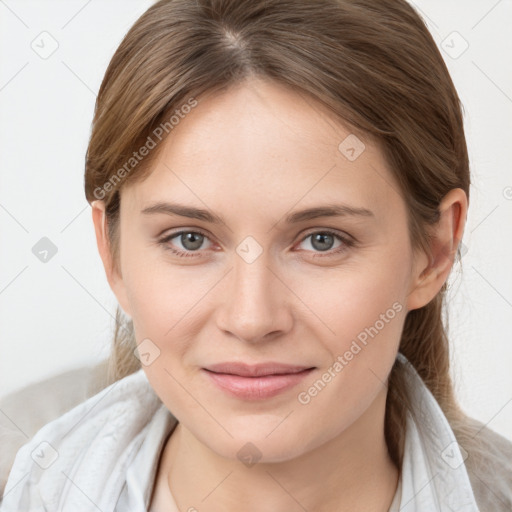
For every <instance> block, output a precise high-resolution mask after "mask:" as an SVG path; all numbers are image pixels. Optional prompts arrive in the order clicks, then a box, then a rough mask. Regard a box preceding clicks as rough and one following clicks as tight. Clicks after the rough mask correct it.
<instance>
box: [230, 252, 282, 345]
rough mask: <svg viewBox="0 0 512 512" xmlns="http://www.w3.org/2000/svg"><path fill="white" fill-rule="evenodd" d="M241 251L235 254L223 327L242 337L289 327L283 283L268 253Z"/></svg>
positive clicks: (255, 337) (256, 336)
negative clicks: (255, 254) (250, 256)
mask: <svg viewBox="0 0 512 512" xmlns="http://www.w3.org/2000/svg"><path fill="white" fill-rule="evenodd" d="M241 246H242V244H241ZM239 250H240V248H239ZM237 252H238V251H237ZM241 254H242V255H241V256H240V254H236V255H235V256H234V263H233V271H232V272H230V286H228V287H227V292H226V293H227V296H226V298H225V301H224V305H223V307H222V310H223V314H222V316H221V321H220V327H221V328H222V329H223V330H225V331H229V332H231V333H232V334H234V335H235V336H236V337H238V338H240V339H243V340H246V341H258V340H260V339H261V338H263V337H265V336H266V335H267V334H270V333H274V332H276V331H282V330H285V329H286V328H287V327H289V325H288V323H287V318H288V315H287V314H286V312H285V301H284V297H283V290H281V289H279V287H280V286H281V287H282V284H281V283H279V280H278V279H276V277H275V276H274V275H273V273H272V271H271V270H270V268H269V266H270V262H269V260H268V258H267V254H268V253H262V254H260V255H259V256H257V257H256V258H255V259H252V258H247V257H245V255H244V253H243V252H242V253H241ZM288 320H289V318H288Z"/></svg>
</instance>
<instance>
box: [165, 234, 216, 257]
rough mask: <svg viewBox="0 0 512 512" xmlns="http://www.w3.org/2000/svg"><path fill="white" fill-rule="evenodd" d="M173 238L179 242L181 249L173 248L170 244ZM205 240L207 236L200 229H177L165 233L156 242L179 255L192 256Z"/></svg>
mask: <svg viewBox="0 0 512 512" xmlns="http://www.w3.org/2000/svg"><path fill="white" fill-rule="evenodd" d="M175 238H176V239H177V242H178V243H180V244H181V246H182V248H181V249H180V247H178V248H175V247H173V246H172V245H171V243H170V242H171V240H174V239H175ZM205 240H208V237H207V236H206V235H205V234H204V233H201V232H200V231H179V232H177V233H171V234H170V235H167V236H166V237H164V238H162V239H161V240H159V241H158V243H159V244H161V245H162V246H163V247H164V249H166V250H168V251H171V252H172V253H174V254H176V255H177V256H179V257H193V256H196V255H195V254H194V253H198V252H199V249H200V248H201V246H202V245H203V243H204V241H205Z"/></svg>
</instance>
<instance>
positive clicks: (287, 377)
mask: <svg viewBox="0 0 512 512" xmlns="http://www.w3.org/2000/svg"><path fill="white" fill-rule="evenodd" d="M313 370H315V367H311V366H297V365H288V364H282V363H273V362H272V363H262V364H257V365H248V364H245V363H237V362H232V363H220V364H216V365H211V366H208V367H207V368H203V369H202V371H203V373H205V375H206V376H207V377H208V378H209V380H210V381H211V382H213V383H214V384H215V385H216V386H217V387H218V388H219V389H220V390H221V391H223V392H225V393H227V394H228V395H230V396H234V397H236V398H239V399H242V400H263V399H266V398H271V397H273V396H276V395H278V394H281V393H283V392H285V391H287V390H290V389H291V388H293V387H295V386H296V385H298V384H299V383H300V382H301V381H302V380H303V379H304V378H305V377H306V376H307V375H309V374H310V373H311V372H312V371H313Z"/></svg>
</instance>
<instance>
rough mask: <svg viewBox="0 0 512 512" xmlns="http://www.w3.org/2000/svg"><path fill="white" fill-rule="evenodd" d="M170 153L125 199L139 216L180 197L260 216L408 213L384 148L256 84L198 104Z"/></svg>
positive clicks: (304, 101) (297, 98)
mask: <svg viewBox="0 0 512 512" xmlns="http://www.w3.org/2000/svg"><path fill="white" fill-rule="evenodd" d="M161 144H163V145H164V147H162V148H160V149H161V153H160V155H159V158H158V159H157V161H156V162H155V164H154V165H153V168H152V170H151V173H150V174H149V177H148V178H147V179H146V180H144V181H142V182H139V183H136V184H135V185H134V186H133V187H127V190H126V191H123V196H126V202H129V203H130V205H131V206H133V207H134V209H138V211H140V209H142V208H143V207H144V206H146V205H147V204H148V202H150V201H151V202H155V201H158V200H160V201H165V200H170V199H176V198H178V197H179V198H180V199H181V200H186V201H188V202H190V203H193V204H194V205H196V206H202V207H204V206H205V205H211V206H212V207H213V205H216V207H221V208H222V209H227V210H231V211H232V212H234V213H233V214H237V213H238V214H242V213H243V212H245V213H247V214H251V215H254V214H256V213H258V214H259V215H262V214H263V213H264V211H267V212H268V213H271V214H272V215H273V214H276V215H278V214H282V213H283V212H285V211H287V210H289V209H290V208H291V207H292V206H293V205H294V204H297V203H298V202H300V204H301V206H303V207H305V206H308V205H312V204H315V205H317V204H318V202H319V200H320V201H321V202H324V203H326V202H331V203H333V202H340V201H342V202H346V203H349V204H354V205H358V206H368V205H371V206H372V208H374V209H377V213H378V210H379V208H380V209H381V210H390V208H391V207H392V206H393V205H395V206H398V207H403V204H401V203H402V200H401V197H400V192H399V188H398V185H397V183H396V181H395V179H394V177H393V175H392V173H391V172H390V170H389V169H388V166H387V163H386V162H385V159H384V156H383V154H382V152H381V150H380V148H379V147H378V146H377V145H376V144H375V143H374V142H372V141H371V140H370V139H368V138H363V137H362V136H361V135H359V136H356V135H355V134H354V133H352V132H351V130H350V128H348V127H347V126H346V125H344V124H343V123H341V122H340V121H339V120H337V119H335V118H334V117H333V116H332V115H330V113H329V112H327V111H326V109H325V107H323V106H322V105H321V104H319V103H317V102H315V101H314V100H312V99H311V98H309V97H307V96H305V95H304V94H301V93H299V92H297V91H295V90H292V89H290V88H287V87H285V86H282V85H279V84H276V83H273V82H267V81H262V80H251V81H249V82H246V83H244V84H241V85H239V86H236V87H233V88H231V89H229V90H228V91H225V92H222V93H220V94H219V93H217V94H213V95H209V96H205V97H203V98H200V99H198V105H197V106H196V107H195V108H193V109H192V110H191V111H190V112H189V113H188V114H185V115H184V116H182V118H181V119H180V121H179V123H178V124H177V125H175V126H174V128H173V129H172V132H171V134H170V135H169V137H167V138H166V139H165V140H164V141H163V142H161ZM125 192H126V193H125ZM123 199H124V198H123ZM201 203H203V204H201ZM274 208H275V211H273V210H274ZM130 210H132V208H130Z"/></svg>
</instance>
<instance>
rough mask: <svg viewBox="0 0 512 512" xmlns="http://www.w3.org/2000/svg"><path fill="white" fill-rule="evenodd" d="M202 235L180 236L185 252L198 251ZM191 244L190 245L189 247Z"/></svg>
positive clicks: (187, 234) (189, 234) (188, 234)
mask: <svg viewBox="0 0 512 512" xmlns="http://www.w3.org/2000/svg"><path fill="white" fill-rule="evenodd" d="M202 238H203V235H201V234H200V233H185V234H182V235H181V243H182V244H183V247H185V248H186V249H187V250H189V251H192V250H194V249H199V247H201V244H202V243H203V240H202ZM189 244H191V245H189Z"/></svg>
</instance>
